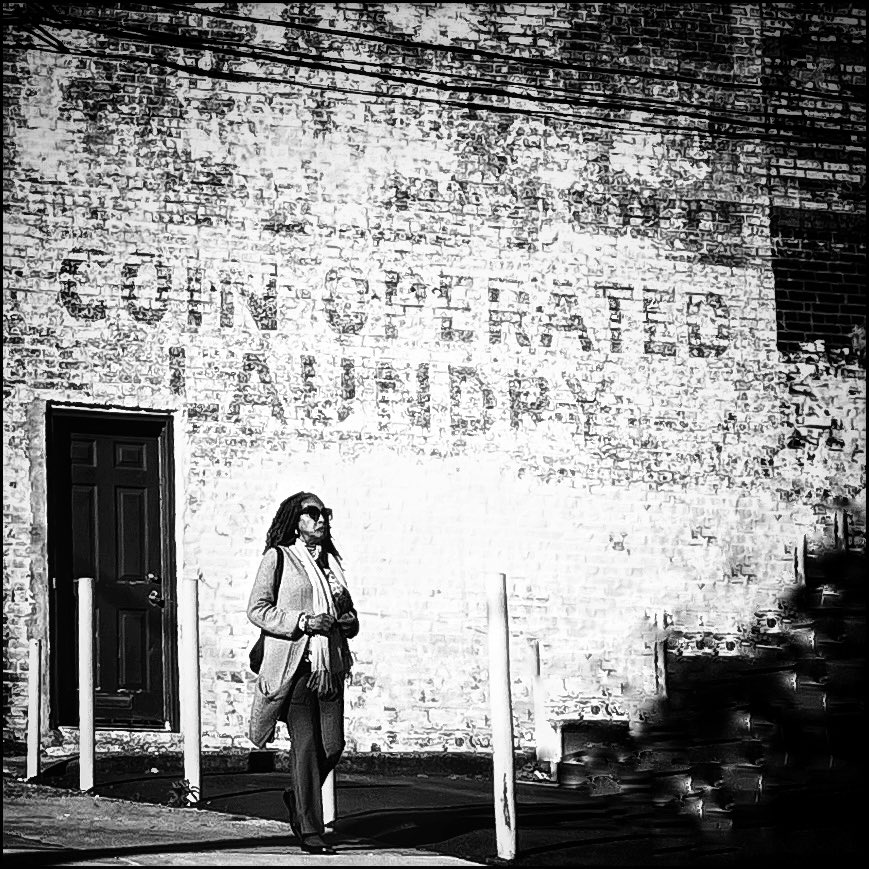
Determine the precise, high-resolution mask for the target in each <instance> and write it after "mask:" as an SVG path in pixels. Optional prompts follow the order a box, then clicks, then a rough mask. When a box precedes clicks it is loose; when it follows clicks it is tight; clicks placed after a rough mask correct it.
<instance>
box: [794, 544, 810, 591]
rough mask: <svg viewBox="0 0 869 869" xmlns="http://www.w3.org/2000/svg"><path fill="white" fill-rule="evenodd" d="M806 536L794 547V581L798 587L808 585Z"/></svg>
mask: <svg viewBox="0 0 869 869" xmlns="http://www.w3.org/2000/svg"><path fill="white" fill-rule="evenodd" d="M807 545H808V544H807V542H806V535H805V534H803V536H802V537H801V538H800V541H799V543H797V545H796V546H795V547H794V579H795V581H796V584H797V585H800V586H804V585H805V584H806V546H807Z"/></svg>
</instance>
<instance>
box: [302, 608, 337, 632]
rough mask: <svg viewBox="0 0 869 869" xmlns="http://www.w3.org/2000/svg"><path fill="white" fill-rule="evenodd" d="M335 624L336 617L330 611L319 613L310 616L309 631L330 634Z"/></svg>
mask: <svg viewBox="0 0 869 869" xmlns="http://www.w3.org/2000/svg"><path fill="white" fill-rule="evenodd" d="M334 625H335V617H334V616H331V615H329V613H317V615H315V616H308V632H309V633H311V634H328V633H329V632H330V631H331V630H332V628H333V627H334Z"/></svg>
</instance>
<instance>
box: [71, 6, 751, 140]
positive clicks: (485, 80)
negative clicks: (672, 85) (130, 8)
mask: <svg viewBox="0 0 869 869" xmlns="http://www.w3.org/2000/svg"><path fill="white" fill-rule="evenodd" d="M57 20H59V19H57ZM73 21H75V22H76V23H78V24H79V26H82V27H85V25H84V24H82V23H81V22H82V21H91V19H81V18H75V19H73V18H72V17H69V16H68V22H66V23H72V22H73ZM95 26H96V25H95ZM108 26H112V25H108ZM115 26H117V25H115ZM126 27H127V28H128V29H133V30H134V31H135V32H138V33H140V34H141V35H143V36H154V34H155V33H156V34H158V35H159V36H160V37H162V38H163V40H164V41H172V42H173V44H176V45H184V46H185V47H193V48H202V49H208V50H223V51H225V52H228V53H232V52H239V49H238V48H237V46H236V45H235V44H233V45H229V46H227V44H226V43H225V42H221V41H220V40H218V39H215V38H213V37H203V36H202V35H200V36H199V41H198V43H192V42H190V41H189V39H188V40H178V39H173V38H172V37H173V34H171V33H168V32H166V31H164V30H157V31H154V30H151V29H150V28H146V27H142V26H140V25H136V24H127V25H126ZM102 31H103V32H108V30H107V25H106V24H103V25H102ZM118 32H120V31H118ZM253 50H254V49H253V48H251V51H253ZM257 50H258V51H259V52H260V54H259V55H257V57H258V58H259V59H267V60H271V61H274V60H275V59H276V58H275V57H273V55H277V60H278V62H286V58H287V57H291V58H294V59H296V62H297V63H298V64H299V65H304V62H305V61H308V62H309V63H310V64H312V65H313V66H311V68H315V69H324V68H325V69H337V70H340V71H342V72H345V73H347V74H358V75H362V76H366V77H373V78H380V79H384V78H389V79H391V80H394V81H404V82H405V83H412V84H420V83H424V84H425V85H426V86H429V87H433V88H437V89H440V90H446V91H472V92H476V93H480V94H487V93H488V94H489V95H502V93H506V94H508V95H509V96H510V97H513V98H518V99H532V98H533V99H534V100H536V101H539V102H550V103H554V104H561V105H571V104H573V103H575V102H578V101H582V100H583V99H586V100H591V101H592V102H589V103H588V104H590V105H599V106H603V105H607V106H609V105H612V104H613V103H616V102H617V103H618V104H619V105H623V106H624V107H625V108H630V109H631V110H637V111H654V110H655V109H657V108H661V109H666V110H667V111H668V112H673V111H674V109H677V108H678V109H680V112H679V113H680V114H682V115H684V116H687V117H694V118H699V119H702V120H720V121H722V122H723V123H735V124H736V123H742V119H743V118H745V119H746V120H747V122H748V123H749V124H753V125H754V126H756V127H757V128H758V129H759V128H761V127H763V124H764V120H763V117H762V115H761V114H759V113H758V112H756V111H751V110H749V109H739V108H734V107H731V106H728V107H718V108H713V107H709V106H703V105H699V106H698V105H697V104H696V103H686V102H684V101H680V100H673V99H657V98H652V97H643V96H640V97H633V102H630V100H628V99H627V98H623V97H617V96H610V97H609V98H606V97H604V99H603V102H602V101H601V95H596V94H589V93H588V92H585V91H581V90H578V89H569V90H564V89H558V88H552V87H550V88H543V87H541V86H540V85H534V84H530V85H529V84H527V83H512V82H510V83H508V84H507V86H512V87H518V88H521V89H522V90H523V91H526V90H530V91H535V92H537V93H535V94H529V93H524V92H522V93H517V92H515V91H504V90H503V88H504V87H505V85H504V82H503V80H499V79H492V78H489V77H485V76H479V75H478V76H475V77H473V79H472V81H473V82H474V85H471V86H469V85H461V86H457V85H449V84H446V83H444V82H443V81H441V82H431V81H428V80H421V79H419V78H410V79H401V78H400V77H396V76H394V75H393V74H392V73H384V72H383V71H382V70H381V71H380V72H374V71H371V70H367V69H366V70H361V71H359V72H355V71H353V70H350V69H348V68H347V67H348V65H352V66H359V67H362V66H366V67H371V66H380V67H383V66H386V64H385V63H382V62H381V63H378V62H376V61H359V60H348V59H345V58H339V57H334V56H329V55H312V54H307V53H304V52H298V51H293V50H289V49H275V48H271V47H267V46H262V47H260V48H259V49H257ZM239 56H241V55H239ZM250 56H254V55H252V54H251V55H250ZM322 64H331V66H326V67H324V66H322ZM388 68H389V69H390V70H399V71H401V72H408V73H413V74H414V75H416V76H420V75H432V76H438V77H439V78H441V79H444V78H449V79H452V80H455V79H467V78H468V76H467V75H462V74H461V73H455V72H448V71H441V70H438V71H437V72H435V71H433V70H421V69H418V68H414V67H407V66H402V65H400V64H389V65H388ZM479 85H495V86H498V87H497V88H496V89H495V90H492V91H488V92H487V91H485V90H484V89H482V88H480V87H478V86H479ZM716 111H717V112H719V114H718V115H713V114H711V113H712V112H716ZM722 113H723V114H722Z"/></svg>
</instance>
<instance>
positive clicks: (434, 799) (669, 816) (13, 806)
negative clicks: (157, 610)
mask: <svg viewBox="0 0 869 869" xmlns="http://www.w3.org/2000/svg"><path fill="white" fill-rule="evenodd" d="M206 759H207V760H208V763H206V764H204V768H205V771H204V772H203V777H202V789H203V799H202V803H201V806H202V808H172V807H171V806H172V805H173V804H176V805H177V803H174V802H173V801H175V800H178V799H180V798H182V797H183V789H182V788H181V787H180V786H181V785H182V784H183V783H182V782H180V779H181V778H182V777H183V765H182V763H181V758H180V757H168V756H157V755H149V756H135V757H127V758H125V757H114V756H107V757H102V756H100V757H98V758H97V769H96V781H97V784H96V788H95V790H96V795H93V794H81V793H80V792H78V790H77V785H78V765H77V760H74V759H68V761H62V762H59V763H58V762H56V763H55V764H53V765H52V766H51V767H50V768H46V769H45V770H44V773H43V779H42V781H43V782H44V784H29V783H24V782H23V781H22V780H21V776H22V775H23V773H24V758H9V757H5V758H4V762H3V769H4V787H3V791H4V860H8V861H10V863H12V864H13V865H73V866H82V865H91V866H93V865H127V866H131V865H132V866H147V865H180V866H184V865H210V866H220V865H223V866H227V865H236V866H245V865H247V866H251V865H272V864H273V865H279V866H303V865H311V864H317V865H324V864H331V865H346V866H350V865H378V864H383V865H386V866H389V865H393V866H396V865H400V866H414V865H417V866H419V865H433V866H449V865H453V866H461V865H464V866H469V865H471V866H473V865H477V866H480V865H487V864H491V863H493V862H495V860H494V856H495V829H494V828H495V816H494V800H493V791H492V781H491V778H490V777H489V776H486V775H485V774H481V773H480V772H479V771H478V770H477V769H476V768H474V767H470V768H469V770H468V771H467V772H466V773H465V774H462V773H460V772H458V771H456V770H453V771H452V772H444V770H443V769H442V768H441V767H440V766H439V765H438V764H437V763H436V762H434V761H431V762H430V763H429V765H428V768H429V769H431V770H432V772H431V773H423V772H419V771H414V770H413V768H409V767H402V768H398V769H392V770H389V769H386V768H385V767H384V768H381V767H382V766H383V765H381V766H376V767H372V766H371V765H370V764H369V767H368V768H367V769H366V770H365V771H363V767H362V764H361V763H360V762H358V759H357V761H354V763H353V764H352V765H351V763H350V762H348V764H347V767H345V768H344V769H343V770H339V774H338V777H337V788H336V793H337V803H338V805H337V811H338V818H337V820H336V822H335V824H334V834H333V835H332V839H333V841H334V843H335V844H336V847H338V848H339V849H340V850H339V853H338V854H337V855H335V856H332V857H315V856H312V855H306V854H303V853H302V852H301V851H300V850H299V849H298V847H297V845H296V842H295V839H294V838H293V836H292V834H291V833H290V831H289V829H288V824H287V821H286V809H285V807H284V805H283V802H282V799H281V792H282V790H283V789H284V788H286V787H288V786H289V785H290V783H291V777H290V775H289V773H288V771H287V770H280V769H275V770H271V771H258V770H259V766H258V765H257V764H251V766H253V767H254V768H255V769H251V768H243V767H239V766H238V765H237V764H234V765H233V764H230V763H228V761H229V760H232V758H227V757H226V756H224V755H221V756H219V757H216V758H206ZM236 760H237V759H236ZM209 769H210V771H209ZM418 769H419V768H418ZM435 769H438V770H440V771H439V773H435V772H434V770H435ZM677 772H678V771H677ZM827 772H829V771H827ZM845 772H848V771H847V770H843V771H841V772H840V773H837V775H836V776H835V777H834V780H833V781H832V783H831V782H829V781H828V782H826V784H825V779H824V777H821V779H816V778H812V777H808V778H807V775H808V771H805V770H804V771H802V773H801V775H799V776H797V777H796V778H795V779H794V780H793V781H791V780H789V779H786V778H785V777H784V773H783V772H780V774H779V775H778V777H776V778H772V779H770V780H769V781H768V782H765V784H764V788H763V795H762V799H761V798H760V796H761V795H760V794H758V795H757V797H756V798H753V799H751V800H748V801H745V800H737V801H736V803H735V804H733V805H720V800H719V799H718V797H716V796H715V794H714V793H713V792H712V791H708V792H707V791H706V790H703V789H702V788H701V787H700V785H699V783H698V782H695V783H694V785H693V787H692V788H691V789H689V790H685V788H684V781H683V779H684V778H685V776H684V774H679V775H675V774H674V775H668V776H665V777H663V778H662V777H661V776H656V775H654V774H652V775H638V776H637V777H635V780H629V779H627V778H625V777H623V781H622V786H621V788H620V792H617V793H612V792H607V791H605V790H597V791H592V790H590V789H589V788H569V787H559V786H557V785H555V784H553V783H551V782H549V781H527V780H523V781H517V783H516V826H517V857H516V860H515V861H514V864H515V866H517V867H524V866H621V867H624V866H629V865H630V866H653V867H668V866H684V867H692V869H693V867H696V866H698V865H702V866H704V867H710V869H711V867H729V869H730V867H733V869H735V867H742V866H745V865H757V864H758V863H760V864H762V865H764V866H767V867H773V866H785V865H787V866H793V864H794V863H802V862H805V861H807V860H808V861H811V862H814V863H817V864H824V863H830V862H831V861H835V862H837V863H839V864H840V865H850V864H851V863H855V862H857V861H858V860H859V858H860V857H861V856H863V855H864V853H865V832H864V830H865V807H866V794H865V788H864V787H863V782H864V781H865V778H864V777H863V776H862V775H860V774H858V773H857V772H853V771H852V772H851V773H850V774H849V775H848V776H847V780H846V778H844V777H843V776H844V773H845ZM48 784H53V785H58V786H57V787H49V786H48ZM133 800H134V801H135V802H133Z"/></svg>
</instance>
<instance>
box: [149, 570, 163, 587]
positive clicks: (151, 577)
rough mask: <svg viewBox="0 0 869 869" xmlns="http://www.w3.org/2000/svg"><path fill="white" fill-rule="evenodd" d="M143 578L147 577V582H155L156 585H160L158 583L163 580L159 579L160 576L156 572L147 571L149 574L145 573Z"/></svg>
mask: <svg viewBox="0 0 869 869" xmlns="http://www.w3.org/2000/svg"><path fill="white" fill-rule="evenodd" d="M145 579H147V580H148V582H156V583H157V585H160V583H161V582H162V581H163V580H161V579H160V577H159V576H158V575H157V574H156V573H149V574H147V575H146V576H145Z"/></svg>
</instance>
